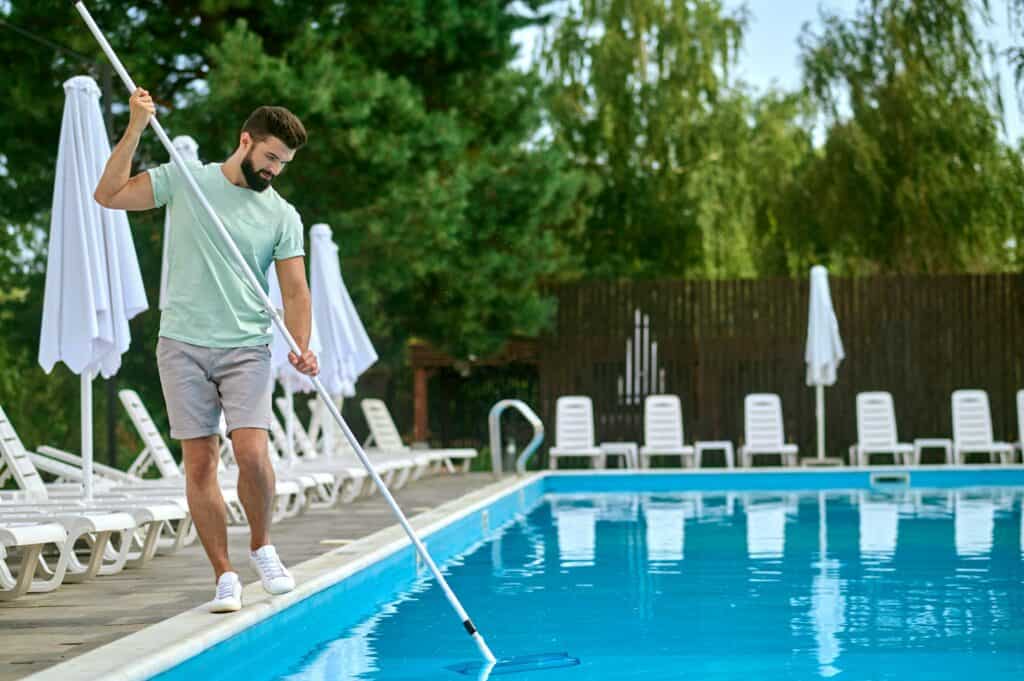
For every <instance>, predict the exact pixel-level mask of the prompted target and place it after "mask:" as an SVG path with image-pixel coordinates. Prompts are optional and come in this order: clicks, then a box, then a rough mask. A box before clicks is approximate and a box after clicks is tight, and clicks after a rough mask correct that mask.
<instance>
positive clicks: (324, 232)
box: [309, 223, 377, 448]
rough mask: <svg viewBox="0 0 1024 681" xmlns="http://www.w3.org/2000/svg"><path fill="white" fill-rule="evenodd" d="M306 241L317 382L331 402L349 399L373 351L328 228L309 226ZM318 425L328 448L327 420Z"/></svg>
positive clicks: (330, 435) (330, 434) (330, 433)
mask: <svg viewBox="0 0 1024 681" xmlns="http://www.w3.org/2000/svg"><path fill="white" fill-rule="evenodd" d="M309 242H310V248H309V250H310V265H309V279H310V293H311V295H312V298H313V320H314V321H315V323H316V327H317V333H318V334H319V337H320V344H321V346H322V349H321V354H320V356H319V360H320V380H321V381H322V382H323V384H324V387H325V388H326V389H327V392H328V393H330V394H331V395H332V396H333V397H334V398H335V399H337V398H339V397H351V396H353V395H355V386H356V381H357V380H358V379H359V376H360V375H362V373H363V372H364V371H366V370H367V369H369V368H370V367H371V366H372V365H373V363H374V362H376V361H377V351H376V350H374V348H373V344H372V343H371V342H370V337H369V335H367V333H366V328H365V327H364V326H363V323H362V321H361V320H360V319H359V314H358V313H357V312H356V308H355V305H353V303H352V298H351V296H349V293H348V289H346V288H345V282H344V280H343V279H342V278H341V265H340V263H339V261H338V246H337V245H336V244H335V243H334V241H333V240H332V239H331V228H330V227H328V226H327V225H325V224H323V223H320V224H316V225H313V227H312V228H311V229H310V230H309ZM322 423H323V426H324V427H325V428H326V433H325V435H326V441H327V446H328V448H330V447H332V446H333V435H334V433H333V430H334V428H333V427H332V426H333V425H334V424H333V421H331V420H330V419H323V420H322Z"/></svg>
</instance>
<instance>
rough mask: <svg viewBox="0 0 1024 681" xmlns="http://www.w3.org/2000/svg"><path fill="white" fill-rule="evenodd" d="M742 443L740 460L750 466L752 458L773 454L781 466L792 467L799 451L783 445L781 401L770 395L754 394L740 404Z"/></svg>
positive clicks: (794, 447) (784, 441)
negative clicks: (756, 455)
mask: <svg viewBox="0 0 1024 681" xmlns="http://www.w3.org/2000/svg"><path fill="white" fill-rule="evenodd" d="M743 424H744V428H743V430H744V442H743V446H742V447H740V460H741V461H743V465H744V466H747V467H749V466H751V465H752V462H753V460H754V455H755V454H777V455H778V456H779V458H780V459H781V460H782V464H783V465H784V466H795V465H796V458H797V454H799V452H800V449H799V447H797V446H796V445H795V444H789V443H787V442H786V438H785V434H784V429H783V425H782V400H781V399H780V398H779V396H778V395H776V394H774V393H754V394H752V395H747V397H746V398H745V399H744V400H743Z"/></svg>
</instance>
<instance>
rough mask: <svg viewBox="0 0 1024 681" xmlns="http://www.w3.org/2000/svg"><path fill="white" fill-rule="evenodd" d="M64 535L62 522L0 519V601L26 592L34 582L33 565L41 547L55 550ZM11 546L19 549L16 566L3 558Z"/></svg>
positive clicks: (59, 545) (58, 548) (9, 599)
mask: <svg viewBox="0 0 1024 681" xmlns="http://www.w3.org/2000/svg"><path fill="white" fill-rule="evenodd" d="M67 535H68V533H67V532H66V531H65V530H64V526H63V525H61V524H60V523H56V522H47V521H45V520H37V521H20V522H18V521H4V520H0V601H13V600H14V599H15V598H18V597H19V596H23V595H24V594H26V593H27V592H28V591H29V589H31V588H32V586H33V583H34V582H36V579H35V573H36V565H37V564H38V562H39V556H40V554H41V553H42V550H43V548H45V547H46V546H47V545H53V546H56V547H57V550H58V551H59V550H60V548H61V547H62V546H63V544H64V541H65V539H66V538H67ZM11 549H17V550H18V551H19V552H20V553H21V560H20V561H19V567H18V569H17V570H14V569H12V567H11V565H10V564H8V562H7V558H8V556H9V555H10V553H9V552H10V550H11ZM37 590H38V584H37Z"/></svg>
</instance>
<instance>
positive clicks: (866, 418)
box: [857, 392, 899, 449]
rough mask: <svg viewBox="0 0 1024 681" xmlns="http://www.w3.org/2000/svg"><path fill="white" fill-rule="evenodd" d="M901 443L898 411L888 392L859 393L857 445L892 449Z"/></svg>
mask: <svg viewBox="0 0 1024 681" xmlns="http://www.w3.org/2000/svg"><path fill="white" fill-rule="evenodd" d="M898 442H899V437H898V436H897V434H896V409H895V407H894V406H893V401H892V395H890V394H889V393H887V392H865V393H857V443H858V444H859V445H860V446H861V447H867V448H875V449H877V448H879V447H891V446H893V445H895V444H897V443H898Z"/></svg>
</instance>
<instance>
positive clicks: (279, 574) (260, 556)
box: [249, 544, 295, 596]
mask: <svg viewBox="0 0 1024 681" xmlns="http://www.w3.org/2000/svg"><path fill="white" fill-rule="evenodd" d="M249 561H250V562H251V563H252V566H253V567H254V568H256V572H258V573H260V579H261V580H262V581H263V590H264V591H266V592H267V593H268V594H273V595H275V596H276V595H278V594H283V593H288V592H289V591H291V590H292V589H294V588H295V579H294V578H293V577H292V573H290V572H288V569H287V568H286V567H285V566H284V564H283V563H282V562H281V559H280V558H278V557H277V550H276V549H275V548H274V547H273V545H272V544H267V545H266V546H261V547H260V548H258V549H256V550H255V551H253V552H252V553H250V554H249Z"/></svg>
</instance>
